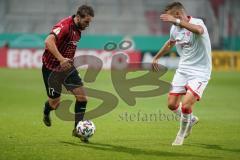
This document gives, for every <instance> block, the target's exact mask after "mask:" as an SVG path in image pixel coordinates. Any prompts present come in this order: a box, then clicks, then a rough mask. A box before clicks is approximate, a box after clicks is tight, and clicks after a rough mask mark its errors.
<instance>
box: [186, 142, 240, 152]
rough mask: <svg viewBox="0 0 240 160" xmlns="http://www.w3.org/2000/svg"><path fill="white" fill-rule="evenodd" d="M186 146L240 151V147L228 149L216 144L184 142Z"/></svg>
mask: <svg viewBox="0 0 240 160" xmlns="http://www.w3.org/2000/svg"><path fill="white" fill-rule="evenodd" d="M186 146H191V147H199V148H204V149H212V150H218V151H228V152H236V153H240V149H228V148H224V147H222V146H220V145H216V144H203V143H192V144H186Z"/></svg>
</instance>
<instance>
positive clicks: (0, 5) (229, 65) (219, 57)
mask: <svg viewBox="0 0 240 160" xmlns="http://www.w3.org/2000/svg"><path fill="white" fill-rule="evenodd" d="M169 2H170V1H168V0H147V1H145V0H131V1H129V0H87V1H81V0H41V1H33V0H21V2H20V1H18V0H0V18H1V23H0V47H1V48H2V49H1V50H0V51H1V54H0V57H1V61H0V66H8V67H13V68H18V67H30V68H31V67H40V66H41V58H40V56H41V53H42V49H43V48H44V38H45V37H46V35H47V34H48V33H49V31H50V29H51V27H52V26H53V25H54V24H55V23H56V22H58V21H59V20H60V19H61V18H63V17H66V16H69V15H72V14H74V13H75V12H76V9H77V7H78V6H79V5H81V4H85V3H87V4H89V5H92V6H93V8H94V10H95V13H96V16H95V18H94V21H93V23H92V24H91V25H90V27H89V29H88V30H87V31H85V32H84V33H83V34H84V36H83V37H82V40H81V42H80V43H79V44H78V46H79V50H78V52H80V53H79V54H95V55H98V56H99V55H100V57H105V59H108V60H107V61H109V60H110V59H111V57H110V58H106V57H109V56H111V55H109V54H108V55H106V54H104V53H102V52H101V51H102V50H103V47H104V45H105V44H106V43H107V42H109V41H111V42H112V41H113V42H116V43H120V42H121V41H122V40H124V39H128V40H132V41H133V43H134V44H135V45H134V48H133V51H134V52H135V55H136V54H140V55H138V56H133V57H134V58H132V59H134V60H135V61H144V62H150V61H151V58H152V55H154V54H156V52H157V51H158V49H159V48H160V47H161V46H162V45H163V43H164V42H165V40H166V39H167V38H168V34H169V24H166V23H162V22H161V21H160V20H159V15H160V14H161V13H162V11H163V10H164V7H165V6H166V4H168V3H169ZM181 2H182V3H183V4H184V6H185V7H186V9H187V11H188V13H189V15H191V16H193V17H199V18H202V19H203V20H204V21H205V23H206V25H207V27H208V30H209V34H210V37H211V41H212V48H213V51H217V52H216V53H213V62H214V69H216V70H240V60H239V59H240V58H239V55H240V54H236V52H237V51H239V50H240V44H239V41H240V28H239V24H240V17H239V15H240V9H239V8H240V1H238V0H201V1H198V0H181ZM4 46H5V49H3V48H4ZM6 46H7V47H9V48H10V49H6ZM30 48H31V49H32V50H26V49H30ZM14 49H15V50H14ZM16 49H17V50H16ZM23 49H25V50H23ZM36 49H37V50H36ZM81 50H84V53H82V52H81ZM96 50H98V51H96ZM220 50H221V51H227V52H221V53H220V54H219V51H220ZM136 52H137V53H136ZM20 55H22V56H20ZM174 55H175V54H170V56H171V58H169V57H168V56H167V57H166V58H165V59H162V60H161V61H162V63H163V64H165V65H166V66H167V67H169V68H176V66H177V62H178V60H177V57H175V58H174ZM21 57H22V58H21ZM4 59H5V60H4ZM102 59H104V58H102ZM106 63H108V62H106Z"/></svg>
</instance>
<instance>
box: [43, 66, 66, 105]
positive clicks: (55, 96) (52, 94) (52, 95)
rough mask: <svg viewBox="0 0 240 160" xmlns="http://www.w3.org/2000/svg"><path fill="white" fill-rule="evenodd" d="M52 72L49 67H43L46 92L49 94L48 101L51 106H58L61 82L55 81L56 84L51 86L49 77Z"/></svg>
mask: <svg viewBox="0 0 240 160" xmlns="http://www.w3.org/2000/svg"><path fill="white" fill-rule="evenodd" d="M51 73H52V71H51V70H49V69H47V68H46V67H45V66H43V67H42V75H43V81H44V85H45V89H46V93H47V95H48V102H49V104H50V106H51V107H53V108H57V106H58V105H59V102H60V96H61V84H59V83H55V86H49V77H50V75H51ZM56 87H57V88H56Z"/></svg>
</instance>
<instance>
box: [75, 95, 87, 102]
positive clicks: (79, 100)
mask: <svg viewBox="0 0 240 160" xmlns="http://www.w3.org/2000/svg"><path fill="white" fill-rule="evenodd" d="M75 98H76V100H77V101H78V102H87V101H88V99H87V96H83V95H76V96H75Z"/></svg>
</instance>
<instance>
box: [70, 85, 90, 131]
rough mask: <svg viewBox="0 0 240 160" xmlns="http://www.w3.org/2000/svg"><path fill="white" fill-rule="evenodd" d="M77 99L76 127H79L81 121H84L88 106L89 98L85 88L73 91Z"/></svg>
mask: <svg viewBox="0 0 240 160" xmlns="http://www.w3.org/2000/svg"><path fill="white" fill-rule="evenodd" d="M72 93H73V94H74V96H75V98H76V102H75V124H74V127H76V126H77V124H78V122H79V121H82V120H83V118H84V114H85V111H86V106H87V96H86V93H85V90H84V87H78V88H75V89H73V90H72Z"/></svg>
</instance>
